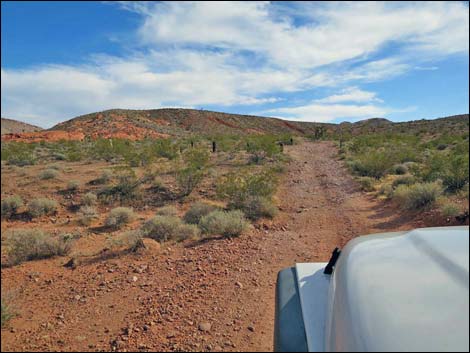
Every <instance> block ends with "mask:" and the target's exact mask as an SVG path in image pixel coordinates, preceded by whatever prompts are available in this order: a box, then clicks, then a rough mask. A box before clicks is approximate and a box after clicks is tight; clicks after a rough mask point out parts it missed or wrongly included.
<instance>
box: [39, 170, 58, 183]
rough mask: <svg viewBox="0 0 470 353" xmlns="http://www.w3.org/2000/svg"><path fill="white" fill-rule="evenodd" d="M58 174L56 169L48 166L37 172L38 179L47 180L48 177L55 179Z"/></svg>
mask: <svg viewBox="0 0 470 353" xmlns="http://www.w3.org/2000/svg"><path fill="white" fill-rule="evenodd" d="M58 175H59V172H57V170H55V169H52V168H48V169H45V170H43V171H42V172H41V173H39V179H41V180H49V179H55V178H57V176H58Z"/></svg>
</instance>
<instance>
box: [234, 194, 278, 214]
mask: <svg viewBox="0 0 470 353" xmlns="http://www.w3.org/2000/svg"><path fill="white" fill-rule="evenodd" d="M240 208H241V209H242V210H243V213H244V214H245V215H246V217H247V218H249V219H252V220H257V219H259V218H274V217H275V216H276V215H277V213H278V209H277V207H276V206H275V205H274V204H273V202H272V201H271V199H270V198H268V197H262V196H250V197H248V198H247V199H246V200H244V202H243V204H242V205H241V207H240Z"/></svg>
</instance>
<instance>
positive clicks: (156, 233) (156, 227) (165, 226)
mask: <svg viewBox="0 0 470 353" xmlns="http://www.w3.org/2000/svg"><path fill="white" fill-rule="evenodd" d="M142 233H143V234H144V236H145V237H148V238H152V239H154V240H157V241H159V242H160V243H163V242H166V241H169V240H176V241H182V240H184V239H187V238H190V237H195V236H197V235H198V234H199V230H198V228H197V226H195V225H192V224H184V223H183V222H182V221H181V219H179V218H178V217H175V216H155V217H153V218H151V219H150V220H148V221H147V222H145V223H144V224H143V226H142Z"/></svg>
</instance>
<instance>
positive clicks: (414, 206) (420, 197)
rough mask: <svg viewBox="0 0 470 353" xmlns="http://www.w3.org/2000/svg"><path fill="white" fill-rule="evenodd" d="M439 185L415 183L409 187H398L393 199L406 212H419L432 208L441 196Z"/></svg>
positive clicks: (435, 183)
mask: <svg viewBox="0 0 470 353" xmlns="http://www.w3.org/2000/svg"><path fill="white" fill-rule="evenodd" d="M442 191H443V190H442V186H441V184H440V183H437V182H434V183H417V184H414V185H411V186H408V185H400V186H398V188H397V189H396V190H395V192H394V194H393V198H394V199H395V200H397V201H398V202H399V203H400V205H401V206H402V207H403V208H405V209H408V210H420V209H425V208H428V207H430V206H432V205H433V204H434V203H435V201H436V200H437V198H438V197H439V196H440V195H441V194H442Z"/></svg>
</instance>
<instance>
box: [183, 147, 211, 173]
mask: <svg viewBox="0 0 470 353" xmlns="http://www.w3.org/2000/svg"><path fill="white" fill-rule="evenodd" d="M183 160H184V162H185V163H186V165H187V166H188V168H192V169H204V168H205V167H206V166H207V164H208V163H209V151H208V150H207V149H202V148H191V149H187V150H186V151H184V153H183Z"/></svg>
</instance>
